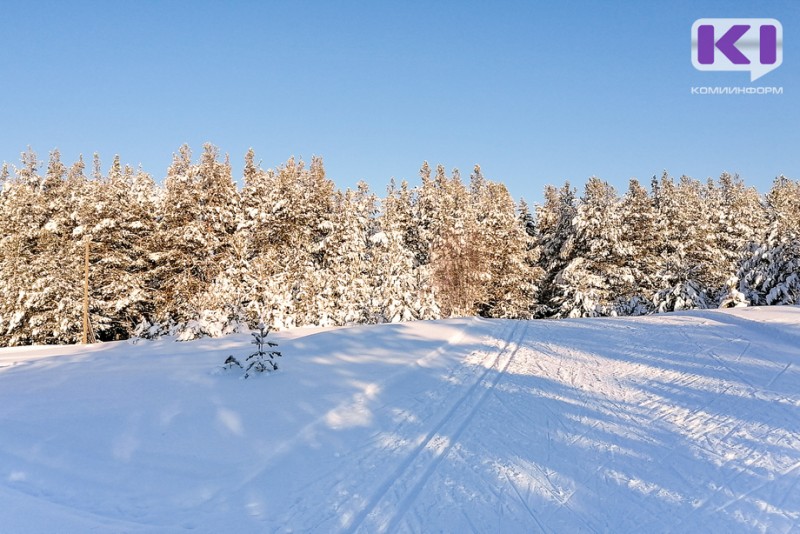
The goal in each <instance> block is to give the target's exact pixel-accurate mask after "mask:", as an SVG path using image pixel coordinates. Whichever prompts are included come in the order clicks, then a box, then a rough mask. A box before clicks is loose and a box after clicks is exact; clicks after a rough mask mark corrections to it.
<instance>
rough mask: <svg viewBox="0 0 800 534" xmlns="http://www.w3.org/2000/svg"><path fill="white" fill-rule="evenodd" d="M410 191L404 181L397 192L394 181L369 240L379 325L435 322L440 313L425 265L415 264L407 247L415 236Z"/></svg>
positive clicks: (415, 258) (416, 262) (412, 252)
mask: <svg viewBox="0 0 800 534" xmlns="http://www.w3.org/2000/svg"><path fill="white" fill-rule="evenodd" d="M412 210H413V205H412V200H411V192H410V191H409V189H408V184H407V183H406V182H403V183H402V184H401V186H400V190H399V191H398V190H397V189H396V188H395V185H394V180H392V182H391V184H390V185H389V188H388V191H387V195H386V198H384V199H383V201H382V202H381V213H380V216H379V218H378V225H379V231H378V232H376V233H374V234H373V235H372V236H371V237H370V242H371V244H372V254H371V263H372V265H371V267H370V272H371V275H372V283H371V286H372V287H373V291H374V297H373V303H374V306H375V310H376V312H377V313H378V315H379V319H378V320H379V322H388V323H396V322H400V321H410V320H414V319H436V318H438V316H439V310H438V307H437V306H436V302H435V299H434V295H433V290H432V288H431V286H430V276H429V275H428V274H427V266H421V265H419V263H418V260H417V256H416V255H415V254H414V251H413V250H412V249H411V248H409V246H408V245H407V243H408V241H409V240H410V236H413V235H414V232H413V227H414V226H415V223H414V221H413V216H412Z"/></svg>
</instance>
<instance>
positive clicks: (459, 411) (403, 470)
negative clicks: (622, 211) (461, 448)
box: [345, 321, 528, 533]
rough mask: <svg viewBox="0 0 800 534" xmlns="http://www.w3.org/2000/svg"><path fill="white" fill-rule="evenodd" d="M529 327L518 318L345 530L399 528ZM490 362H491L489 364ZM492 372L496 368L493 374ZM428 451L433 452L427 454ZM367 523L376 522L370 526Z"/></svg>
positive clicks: (368, 530)
mask: <svg viewBox="0 0 800 534" xmlns="http://www.w3.org/2000/svg"><path fill="white" fill-rule="evenodd" d="M527 329H528V323H527V322H524V323H521V322H519V321H514V326H513V329H512V330H511V332H510V334H508V335H507V336H506V338H505V344H504V345H503V347H502V348H501V349H500V350H499V351H497V352H495V353H493V354H492V353H490V354H489V355H488V356H487V357H486V358H484V359H483V363H484V367H485V369H484V370H483V372H481V374H480V377H479V378H478V379H477V380H476V381H475V382H474V383H473V384H472V385H470V386H469V387H468V389H467V390H466V392H465V393H464V394H463V395H462V396H461V397H460V398H459V399H458V400H457V401H456V402H455V403H454V404H453V405H452V407H451V408H450V409H449V410H448V411H447V413H446V414H445V415H444V416H443V417H442V418H441V419H440V420H439V421H438V422H437V423H436V424H435V425H434V427H433V428H432V429H431V430H430V432H428V434H427V435H426V436H425V438H424V439H423V440H422V442H421V443H420V444H419V445H417V446H416V447H415V448H414V450H413V451H412V452H411V453H410V454H409V455H408V457H406V458H405V459H404V460H403V462H402V463H401V464H400V465H399V466H398V467H397V469H395V470H394V471H393V472H392V474H391V475H390V476H389V477H388V478H387V479H386V481H385V482H384V483H383V484H382V485H381V487H380V488H379V489H378V491H377V492H376V493H375V494H373V496H372V497H371V498H370V499H369V501H368V502H367V503H366V505H365V506H364V508H363V509H362V510H361V511H360V512H359V513H358V514H357V515H356V517H355V518H354V520H353V522H352V523H351V525H350V527H349V528H347V529H346V530H345V532H348V533H355V532H357V531H359V529H361V528H362V527H365V532H391V531H393V530H394V529H395V528H397V525H398V523H399V522H400V521H401V520H402V518H403V516H404V515H405V513H406V512H407V511H408V510H409V508H410V507H411V506H412V505H413V503H414V500H415V499H416V497H417V495H418V494H419V492H420V491H421V490H422V488H423V487H424V486H425V484H426V482H427V481H428V480H429V479H430V477H431V475H433V473H434V472H435V471H436V468H437V467H438V466H439V464H440V463H441V462H442V460H443V459H444V458H445V457H446V456H447V455H448V453H449V452H450V451H451V450H452V448H453V446H454V445H455V443H457V441H458V438H459V436H460V435H461V433H462V432H463V431H464V429H466V428H467V427H468V426H469V423H470V421H471V420H472V418H473V417H474V415H475V413H476V412H477V411H478V409H479V408H480V406H481V405H482V404H483V402H484V401H485V400H486V397H488V395H489V393H490V392H491V391H492V390H493V389H494V388H495V387H496V385H497V383H498V382H499V381H500V378H501V377H502V376H503V374H504V373H505V372H506V370H507V369H508V366H509V364H510V363H511V360H512V359H513V357H514V355H515V354H516V352H517V351H518V350H519V347H520V346H521V344H522V340H523V339H524V338H525V332H526V331H527ZM489 361H490V362H491V363H490V364H489V365H486V364H487V362H489ZM492 371H495V374H494V375H493V376H492V375H491V373H492ZM425 451H430V452H429V454H424V453H425ZM390 493H394V494H397V495H398V497H399V498H396V499H391V498H390V499H388V500H387V499H386V498H387V496H390V495H389V494H390ZM395 503H396V505H395ZM382 516H387V517H388V520H383V519H382ZM366 523H374V524H372V525H366Z"/></svg>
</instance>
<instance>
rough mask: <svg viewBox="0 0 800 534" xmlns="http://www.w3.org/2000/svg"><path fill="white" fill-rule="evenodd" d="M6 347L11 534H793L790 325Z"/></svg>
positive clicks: (386, 330) (375, 332)
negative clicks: (275, 359)
mask: <svg viewBox="0 0 800 534" xmlns="http://www.w3.org/2000/svg"><path fill="white" fill-rule="evenodd" d="M248 337H249V336H247V335H236V336H230V337H227V338H223V339H214V340H210V339H205V340H200V341H194V342H187V343H176V342H174V341H170V340H162V341H156V342H145V341H142V342H139V343H137V344H132V343H130V342H120V343H108V344H102V345H94V346H91V347H89V348H86V347H75V346H72V347H34V348H20V349H2V350H0V503H1V504H2V505H1V506H0V531H2V532H4V533H15V532H176V531H183V530H194V531H199V532H273V531H275V532H325V533H327V532H365V533H367V532H369V533H372V532H384V531H389V532H394V531H398V532H480V533H485V532H504V533H509V532H538V531H543V532H634V531H635V532H708V531H714V532H747V531H753V532H760V531H761V532H770V533H772V532H790V531H798V530H800V484H799V483H798V482H800V308H798V307H776V308H762V309H758V308H744V309H736V310H734V311H726V312H717V311H704V312H688V313H676V314H666V315H659V316H652V317H646V318H637V319H632V318H619V319H592V320H563V321H533V322H522V321H502V320H481V319H453V320H447V321H436V322H419V323H406V324H397V325H386V326H371V327H353V328H340V329H327V330H321V331H320V330H316V331H311V330H295V331H289V332H283V333H279V334H275V335H274V336H271V337H274V339H275V340H276V341H278V342H279V343H280V347H279V348H280V349H281V350H282V351H283V352H284V355H285V356H284V358H283V359H282V361H281V362H280V363H281V369H280V371H278V372H277V373H273V374H270V375H264V376H258V377H256V378H255V379H248V380H240V379H238V376H239V375H240V373H231V374H219V373H216V372H215V371H214V370H215V368H216V367H218V366H219V364H221V362H222V361H223V360H224V359H225V357H226V356H227V355H229V354H234V355H236V356H237V357H241V356H245V355H246V354H247V353H248V351H249V350H250V349H251V345H249V339H248Z"/></svg>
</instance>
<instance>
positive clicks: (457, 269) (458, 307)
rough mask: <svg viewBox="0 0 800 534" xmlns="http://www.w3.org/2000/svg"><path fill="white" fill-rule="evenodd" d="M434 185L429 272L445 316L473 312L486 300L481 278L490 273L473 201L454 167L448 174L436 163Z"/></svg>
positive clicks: (472, 313) (484, 278)
mask: <svg viewBox="0 0 800 534" xmlns="http://www.w3.org/2000/svg"><path fill="white" fill-rule="evenodd" d="M434 187H435V190H436V200H435V203H434V204H433V206H434V212H433V217H432V220H431V232H432V236H433V241H432V244H431V272H432V275H433V283H434V288H435V291H436V295H437V301H438V304H439V307H440V309H441V310H442V314H443V315H444V316H446V317H447V316H450V317H453V316H464V315H466V316H469V315H474V314H475V313H477V311H478V306H479V304H480V303H482V302H486V301H487V298H486V297H487V295H486V287H485V286H484V284H483V281H484V280H486V279H487V278H488V277H489V274H488V271H487V262H486V259H485V257H484V253H485V252H486V251H485V250H483V249H482V248H481V247H480V245H479V243H480V242H481V238H480V231H479V229H478V227H477V220H476V217H475V213H474V205H473V204H472V202H471V200H470V195H469V192H468V191H467V189H466V187H464V184H463V183H462V182H461V177H460V175H459V173H458V171H457V170H454V171H453V175H452V177H451V178H448V177H447V175H446V174H445V171H444V167H442V166H441V165H438V166H437V169H436V177H435V178H434Z"/></svg>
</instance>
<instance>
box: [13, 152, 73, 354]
mask: <svg viewBox="0 0 800 534" xmlns="http://www.w3.org/2000/svg"><path fill="white" fill-rule="evenodd" d="M38 168H39V163H38V160H37V158H36V155H35V154H34V153H33V152H32V151H28V152H27V153H25V154H23V157H22V167H21V168H19V169H17V170H16V173H15V176H14V177H13V178H11V179H10V181H9V182H8V184H7V186H6V189H7V190H6V193H5V194H4V209H3V211H4V212H5V213H6V215H5V218H6V221H5V222H7V224H8V229H9V231H8V232H7V233H4V235H3V236H2V237H0V239H2V243H0V245H1V246H0V248H1V249H2V250H3V251H4V252H2V253H0V255H2V259H0V262H2V264H3V265H2V266H1V267H2V272H3V277H2V278H3V283H2V286H3V289H0V298H2V301H3V303H2V305H0V308H5V309H8V310H9V311H10V314H9V316H8V319H6V320H0V322H2V323H4V324H3V326H2V330H3V334H2V335H3V336H4V338H5V342H6V343H7V344H10V345H19V344H27V343H74V342H76V341H78V340H79V339H80V332H81V308H82V288H83V285H82V279H83V247H82V244H83V243H82V242H81V241H80V239H79V238H76V237H75V236H74V235H73V230H74V228H75V227H76V226H77V225H78V223H77V220H78V211H79V210H78V206H79V201H80V198H81V195H82V188H83V187H84V185H85V184H84V182H83V181H81V180H79V179H73V176H72V173H69V174H68V172H67V168H66V166H64V165H63V164H62V163H61V159H60V154H59V152H58V150H54V151H53V152H52V153H51V154H50V160H49V163H48V166H47V172H46V174H45V175H44V176H40V175H39V173H38Z"/></svg>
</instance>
